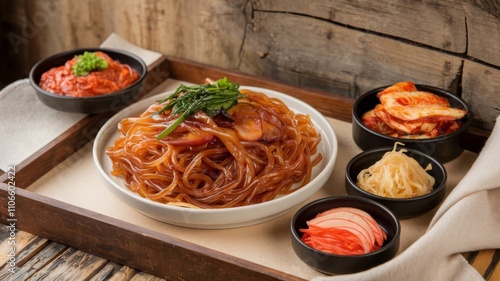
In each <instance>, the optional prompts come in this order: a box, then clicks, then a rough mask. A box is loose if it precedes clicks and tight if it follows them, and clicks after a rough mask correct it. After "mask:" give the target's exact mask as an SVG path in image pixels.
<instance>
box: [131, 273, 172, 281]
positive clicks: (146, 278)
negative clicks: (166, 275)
mask: <svg viewBox="0 0 500 281" xmlns="http://www.w3.org/2000/svg"><path fill="white" fill-rule="evenodd" d="M164 280H165V279H163V278H159V277H156V276H153V275H151V274H147V273H144V272H137V273H136V274H135V275H134V276H133V277H132V278H131V279H130V281H164ZM165 281H166V280H165Z"/></svg>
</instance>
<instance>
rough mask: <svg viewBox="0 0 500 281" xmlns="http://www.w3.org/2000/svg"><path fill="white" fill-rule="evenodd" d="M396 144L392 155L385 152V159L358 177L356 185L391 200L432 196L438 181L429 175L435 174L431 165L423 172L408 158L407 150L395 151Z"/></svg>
mask: <svg viewBox="0 0 500 281" xmlns="http://www.w3.org/2000/svg"><path fill="white" fill-rule="evenodd" d="M398 145H404V144H403V143H400V142H396V143H395V144H394V149H393V150H392V151H389V152H386V153H385V154H384V156H383V157H382V159H380V160H379V161H377V162H376V163H375V164H373V165H372V166H370V167H369V168H367V169H364V170H362V171H361V172H360V173H359V174H358V177H357V185H358V186H359V187H361V188H362V189H363V190H365V191H367V192H370V193H372V194H375V195H379V196H383V197H390V198H411V197H417V196H422V195H425V194H427V193H430V192H431V191H432V189H433V186H434V183H435V179H434V177H432V176H431V175H429V173H427V171H429V170H432V165H431V164H430V163H429V164H428V165H427V167H426V168H425V169H424V168H422V166H420V164H419V163H418V162H417V161H416V160H415V159H413V158H412V157H409V156H408V155H406V154H405V152H407V150H406V149H400V150H399V151H396V148H397V146H398Z"/></svg>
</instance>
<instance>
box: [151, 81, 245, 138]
mask: <svg viewBox="0 0 500 281" xmlns="http://www.w3.org/2000/svg"><path fill="white" fill-rule="evenodd" d="M239 87H240V86H239V85H238V84H236V83H232V82H230V81H229V80H228V79H227V77H224V78H222V79H219V80H217V81H216V82H214V83H213V84H200V85H194V86H186V85H184V84H181V85H180V86H179V87H178V88H177V90H175V92H174V93H172V94H171V95H170V96H168V97H166V98H164V99H162V100H160V101H158V103H160V104H162V103H165V102H167V101H169V102H168V103H167V104H166V105H165V106H164V107H163V108H162V109H160V110H158V111H157V112H155V114H161V113H162V112H164V111H165V110H167V109H172V114H179V118H178V119H177V120H175V122H174V123H172V124H171V125H170V126H168V127H167V128H166V129H165V130H164V131H163V132H161V133H160V134H159V135H158V136H157V137H156V138H157V139H162V138H164V137H166V136H167V135H168V134H170V133H171V132H173V131H174V130H175V128H177V126H179V124H181V123H182V122H183V121H184V120H185V119H186V118H188V117H189V116H191V115H192V114H193V113H195V112H196V111H199V110H203V112H205V113H206V114H207V115H208V116H210V117H214V116H215V115H217V114H219V113H222V114H225V115H227V110H228V109H229V108H231V107H232V106H234V105H236V104H237V103H238V99H239V98H241V97H244V96H245V95H243V94H241V93H240V91H239V90H238V88H239Z"/></svg>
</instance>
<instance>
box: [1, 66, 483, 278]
mask: <svg viewBox="0 0 500 281" xmlns="http://www.w3.org/2000/svg"><path fill="white" fill-rule="evenodd" d="M224 76H226V77H228V78H229V79H230V80H232V81H235V82H238V83H240V84H242V85H249V86H258V87H263V88H269V89H273V90H276V91H280V92H285V93H288V94H290V95H292V96H295V97H297V98H299V99H301V100H303V101H305V102H307V103H309V104H310V105H312V106H314V107H315V108H317V109H318V110H319V111H320V112H321V113H323V114H324V115H325V116H328V117H332V118H335V119H339V120H343V121H348V122H350V121H351V107H352V104H353V102H354V100H353V99H349V98H345V97H341V96H337V95H334V94H331V93H326V92H318V91H312V90H306V89H299V88H295V87H292V86H289V85H284V84H281V83H276V82H273V81H270V80H266V79H262V78H258V77H253V76H249V75H244V74H241V73H236V72H231V71H227V70H223V69H219V68H215V67H212V66H207V65H202V64H198V63H193V62H189V61H185V60H181V59H177V58H173V57H162V58H161V59H159V60H158V61H157V62H155V63H154V64H152V65H151V66H150V69H149V73H148V77H147V79H146V83H145V87H144V91H145V92H148V91H151V90H152V89H153V88H154V87H156V86H157V85H159V84H160V83H162V82H163V81H165V80H166V79H168V78H169V77H170V78H174V79H178V80H182V81H188V82H192V83H203V82H204V80H205V78H206V77H212V78H219V77H224ZM111 116H112V114H110V113H107V114H96V115H88V116H87V117H85V118H84V119H82V120H81V121H79V122H78V123H76V124H75V125H74V126H73V127H71V128H70V129H69V130H67V131H66V132H64V133H63V134H61V135H60V136H59V137H58V138H57V139H55V140H54V141H52V142H50V143H49V144H47V145H46V146H44V147H43V148H42V149H40V150H39V151H37V152H36V153H34V154H33V155H32V156H30V157H29V158H28V159H26V160H24V161H23V162H21V163H20V164H18V165H17V166H16V167H15V170H16V174H15V176H16V177H15V186H16V198H15V208H16V227H17V229H19V230H23V231H26V232H29V233H32V234H35V235H38V236H41V237H44V238H47V239H49V240H52V241H55V242H58V243H61V244H64V245H68V246H70V247H74V248H77V249H80V250H82V251H85V252H87V253H90V254H94V255H97V256H100V257H103V258H105V259H108V260H111V261H114V262H117V263H120V264H125V265H127V266H130V267H132V268H135V269H138V270H141V271H144V272H147V273H150V274H152V275H155V276H158V277H162V278H165V279H168V280H206V275H205V273H206V274H210V276H211V277H213V278H214V279H230V280H242V279H245V280H302V279H301V278H297V277H295V276H291V275H289V274H286V273H284V272H280V271H277V270H274V269H271V268H268V267H265V266H262V265H259V264H255V263H252V262H249V261H246V260H242V259H240V258H236V257H233V256H230V255H227V254H223V253H220V252H217V251H213V250H211V249H208V248H205V247H202V246H199V245H196V244H193V243H189V242H186V241H182V240H180V239H177V238H174V237H170V236H167V235H163V234H160V233H158V232H155V231H151V230H148V229H145V228H142V227H138V226H135V225H132V224H130V223H126V222H123V221H120V220H117V219H114V218H110V217H107V216H104V215H102V214H99V213H95V212H92V211H89V210H86V209H83V208H80V207H76V206H73V205H71V204H67V203H64V202H61V201H58V200H55V199H52V198H48V197H45V196H42V195H39V194H36V193H33V192H30V191H27V190H24V188H26V187H28V186H30V185H31V184H32V183H34V182H35V181H36V180H37V179H39V178H40V177H41V176H43V175H44V174H46V173H47V172H48V171H50V170H51V169H52V168H54V167H55V166H56V165H58V164H59V163H61V162H62V161H64V160H65V159H66V158H67V157H69V156H70V155H71V154H73V153H74V152H76V151H77V150H78V149H80V148H81V147H82V146H84V145H85V144H86V143H88V142H89V141H91V140H93V138H94V137H95V135H96V134H97V132H98V130H99V128H100V127H101V126H102V125H103V124H104V123H105V121H106V120H107V119H109V118H110V117H111ZM488 135H489V133H488V132H484V131H481V130H477V129H474V128H471V129H470V130H468V131H467V134H466V137H465V138H464V140H465V145H466V149H467V150H470V151H473V152H479V151H480V149H481V148H482V146H483V145H484V142H485V141H486V139H487V137H488ZM8 182H9V179H8V174H7V173H4V174H2V175H1V176H0V205H1V206H2V207H1V209H0V222H1V223H3V224H8V222H9V216H8V208H7V203H8V184H7V183H8ZM103 237H106V238H103ZM179 257H181V258H179ZM187 268H189V270H186V269H187Z"/></svg>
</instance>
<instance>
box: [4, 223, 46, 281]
mask: <svg viewBox="0 0 500 281" xmlns="http://www.w3.org/2000/svg"><path fill="white" fill-rule="evenodd" d="M5 242H7V244H9V242H8V241H6V240H4V241H3V242H2V244H0V253H9V252H10V250H9V249H6V247H4V243H5ZM11 242H12V241H11ZM14 242H15V244H9V245H7V247H14V248H15V249H16V251H15V254H16V256H15V265H16V267H22V266H23V264H25V263H26V262H27V261H28V260H29V259H31V258H32V257H33V256H34V255H36V254H37V253H38V252H40V251H41V250H42V249H43V248H44V247H45V246H47V245H48V244H49V241H48V240H47V239H44V238H42V237H38V236H36V235H33V234H31V233H27V232H25V231H19V232H17V233H16V237H15V240H14ZM9 259H10V257H9V256H8V255H5V256H0V265H5V264H7V263H8V262H9ZM8 267H9V266H6V267H4V268H3V269H2V271H0V272H3V271H8ZM0 275H1V274H0ZM0 280H1V278H0Z"/></svg>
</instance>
